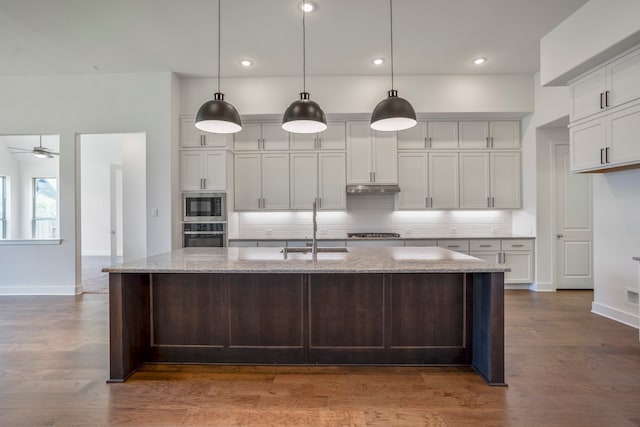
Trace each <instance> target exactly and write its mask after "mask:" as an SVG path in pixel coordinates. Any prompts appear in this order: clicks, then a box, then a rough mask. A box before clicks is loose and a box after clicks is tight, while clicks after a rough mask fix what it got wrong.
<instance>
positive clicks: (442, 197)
mask: <svg viewBox="0 0 640 427" xmlns="http://www.w3.org/2000/svg"><path fill="white" fill-rule="evenodd" d="M458 176H459V173H458V153H431V154H429V206H428V207H430V208H435V209H454V208H457V207H458V204H459V201H458V199H459V197H458V188H459V185H458ZM400 189H402V187H400Z"/></svg>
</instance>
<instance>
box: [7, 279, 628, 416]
mask: <svg viewBox="0 0 640 427" xmlns="http://www.w3.org/2000/svg"><path fill="white" fill-rule="evenodd" d="M592 298H593V297H592V293H591V292H588V291H565V292H558V293H556V294H552V293H540V294H536V293H530V292H526V291H525V292H523V291H509V292H507V297H506V316H505V319H506V346H507V350H506V363H507V367H506V377H507V382H508V384H509V387H508V388H500V387H489V386H487V385H486V384H485V383H484V382H483V381H482V380H481V379H480V377H479V376H477V375H476V374H474V373H473V372H470V371H469V370H468V369H457V368H455V369H454V368H389V367H381V368H374V367H366V368H358V367H353V368H346V367H341V368H336V367H327V368H324V367H307V368H292V367H274V366H267V367H215V366H206V367H203V366H182V365H181V366H177V365H174V366H147V367H145V368H144V369H143V370H141V371H140V372H138V373H136V374H135V375H134V376H133V377H132V378H131V379H130V380H129V381H128V382H126V383H125V384H106V383H105V379H106V378H107V376H108V360H107V359H108V356H107V333H108V330H107V295H104V294H85V295H82V296H78V297H0V426H40V425H46V426H49V425H56V426H79V425H87V426H89V425H90V426H98V425H131V426H179V425H196V426H197V425H220V426H234V425H250V426H271V425H278V426H280V425H284V426H307V425H309V426H365V425H366V426H423V425H424V426H466V425H469V426H504V425H512V426H636V427H637V426H640V344H639V342H638V331H637V330H636V329H633V328H630V327H627V326H624V325H621V324H619V323H616V322H613V321H610V320H607V319H605V318H602V317H599V316H596V315H593V314H591V313H590V312H589V309H590V304H591V301H592Z"/></svg>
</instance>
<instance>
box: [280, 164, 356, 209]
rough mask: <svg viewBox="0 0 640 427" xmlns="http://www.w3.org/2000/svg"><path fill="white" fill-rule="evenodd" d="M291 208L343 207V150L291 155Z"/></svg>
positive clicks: (344, 196) (344, 181)
mask: <svg viewBox="0 0 640 427" xmlns="http://www.w3.org/2000/svg"><path fill="white" fill-rule="evenodd" d="M290 164H291V182H290V187H291V189H290V192H291V209H295V210H297V209H301V210H310V209H312V206H313V201H314V200H316V202H317V208H318V209H319V210H344V209H346V207H347V206H346V205H347V200H346V190H345V188H346V180H345V175H346V174H345V168H346V160H345V153H318V154H315V153H292V154H291V161H290Z"/></svg>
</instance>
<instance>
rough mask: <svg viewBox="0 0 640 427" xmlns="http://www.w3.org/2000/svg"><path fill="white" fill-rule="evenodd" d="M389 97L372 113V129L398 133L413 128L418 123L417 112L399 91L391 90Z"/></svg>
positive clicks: (379, 103)
mask: <svg viewBox="0 0 640 427" xmlns="http://www.w3.org/2000/svg"><path fill="white" fill-rule="evenodd" d="M388 94H389V97H388V98H387V99H383V100H382V101H380V102H378V105H376V108H374V110H373V113H371V128H372V129H374V130H380V131H397V130H404V129H409V128H412V127H414V126H415V125H416V123H418V121H417V120H416V112H415V111H414V110H413V107H412V106H411V104H410V103H409V101H407V100H406V99H404V98H400V97H399V96H398V91H397V90H393V89H391V90H390V91H389V92H388Z"/></svg>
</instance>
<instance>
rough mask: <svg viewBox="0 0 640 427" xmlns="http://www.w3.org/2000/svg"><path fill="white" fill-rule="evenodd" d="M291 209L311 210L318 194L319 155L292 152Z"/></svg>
mask: <svg viewBox="0 0 640 427" xmlns="http://www.w3.org/2000/svg"><path fill="white" fill-rule="evenodd" d="M290 163H291V209H305V210H311V209H312V208H313V201H314V200H315V199H316V196H317V188H318V156H317V154H312V153H304V154H303V153H293V154H291V162H290Z"/></svg>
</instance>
